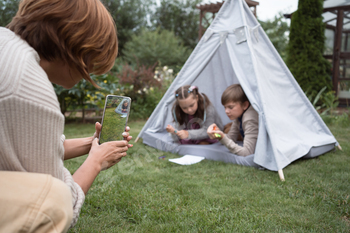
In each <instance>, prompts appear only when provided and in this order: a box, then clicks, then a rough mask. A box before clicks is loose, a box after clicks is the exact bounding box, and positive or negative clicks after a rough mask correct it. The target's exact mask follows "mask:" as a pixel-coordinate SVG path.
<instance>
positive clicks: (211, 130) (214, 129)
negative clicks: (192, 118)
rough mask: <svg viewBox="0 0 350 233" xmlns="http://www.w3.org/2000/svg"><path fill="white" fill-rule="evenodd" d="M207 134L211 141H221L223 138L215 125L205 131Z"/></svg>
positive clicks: (222, 134)
mask: <svg viewBox="0 0 350 233" xmlns="http://www.w3.org/2000/svg"><path fill="white" fill-rule="evenodd" d="M207 134H208V136H209V137H210V138H211V139H219V140H221V139H222V138H223V137H224V133H223V132H222V131H221V130H220V129H219V127H217V125H216V124H212V125H210V126H209V127H208V129H207Z"/></svg>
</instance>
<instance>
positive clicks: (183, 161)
mask: <svg viewBox="0 0 350 233" xmlns="http://www.w3.org/2000/svg"><path fill="white" fill-rule="evenodd" d="M203 159H205V157H200V156H194V155H184V156H182V157H181V158H177V159H169V161H170V162H173V163H177V164H180V165H191V164H195V163H199V162H200V161H202V160H203Z"/></svg>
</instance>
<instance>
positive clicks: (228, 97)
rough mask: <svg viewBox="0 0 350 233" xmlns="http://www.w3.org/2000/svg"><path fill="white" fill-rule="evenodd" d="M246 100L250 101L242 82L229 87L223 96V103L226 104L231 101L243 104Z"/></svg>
mask: <svg viewBox="0 0 350 233" xmlns="http://www.w3.org/2000/svg"><path fill="white" fill-rule="evenodd" d="M245 101H248V102H249V100H248V98H247V96H246V95H245V93H244V91H243V89H242V87H241V85H240V84H233V85H231V86H229V87H227V88H226V90H225V91H224V93H222V96H221V103H222V105H225V104H227V103H229V102H239V103H241V104H243V103H244V102H245Z"/></svg>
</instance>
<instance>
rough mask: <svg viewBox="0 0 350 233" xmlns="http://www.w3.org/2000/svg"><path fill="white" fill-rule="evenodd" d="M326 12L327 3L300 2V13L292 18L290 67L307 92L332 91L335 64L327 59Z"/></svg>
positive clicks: (289, 49) (312, 0)
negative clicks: (332, 74)
mask: <svg viewBox="0 0 350 233" xmlns="http://www.w3.org/2000/svg"><path fill="white" fill-rule="evenodd" d="M322 12H323V0H300V1H299V5H298V10H297V11H296V12H295V13H293V15H292V21H291V27H290V39H289V44H288V48H287V65H288V67H289V69H290V71H291V72H292V74H293V75H294V77H295V78H296V80H297V81H298V83H299V85H300V86H301V88H302V89H303V90H304V92H305V91H311V92H314V93H317V92H319V91H320V90H321V89H322V88H323V87H325V86H326V87H327V88H328V89H330V88H331V79H330V70H331V69H330V68H331V65H330V63H329V62H328V61H327V60H326V59H325V58H324V57H323V51H324V48H325V35H324V30H325V24H324V23H323V22H322V19H323V18H322Z"/></svg>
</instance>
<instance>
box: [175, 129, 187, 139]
mask: <svg viewBox="0 0 350 233" xmlns="http://www.w3.org/2000/svg"><path fill="white" fill-rule="evenodd" d="M176 135H177V136H178V137H179V138H180V139H187V138H188V131H187V130H180V131H177V133H176Z"/></svg>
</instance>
